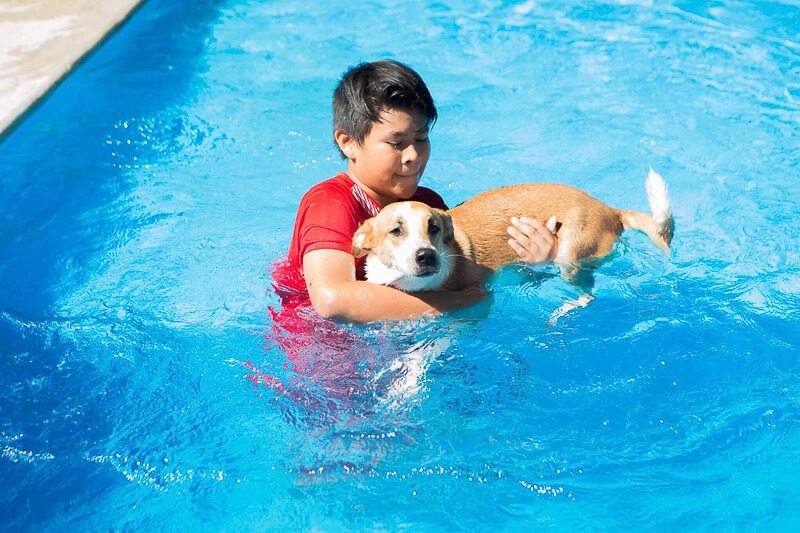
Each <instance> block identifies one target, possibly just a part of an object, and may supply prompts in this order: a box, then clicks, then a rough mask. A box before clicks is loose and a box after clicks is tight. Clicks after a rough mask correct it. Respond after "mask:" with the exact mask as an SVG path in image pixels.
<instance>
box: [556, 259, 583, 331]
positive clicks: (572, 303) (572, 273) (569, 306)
mask: <svg viewBox="0 0 800 533" xmlns="http://www.w3.org/2000/svg"><path fill="white" fill-rule="evenodd" d="M561 277H562V278H564V279H565V280H567V281H569V282H570V283H572V285H574V286H575V288H576V289H578V291H580V293H581V294H580V296H578V298H577V299H576V300H566V301H565V302H564V303H563V304H561V306H560V307H559V308H558V309H556V310H555V311H553V312H552V313H551V314H550V320H548V323H549V324H550V325H552V326H555V325H556V323H557V322H558V319H559V318H561V317H563V316H564V315H566V314H567V313H569V312H570V311H572V310H573V309H578V308H581V307H586V306H587V305H589V302H591V301H592V300H594V296H592V289H593V288H594V268H592V267H580V266H577V265H561Z"/></svg>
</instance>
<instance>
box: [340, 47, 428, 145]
mask: <svg viewBox="0 0 800 533" xmlns="http://www.w3.org/2000/svg"><path fill="white" fill-rule="evenodd" d="M390 109H398V110H402V111H418V112H420V113H422V116H424V117H425V120H426V125H427V126H428V127H430V126H432V125H433V124H434V123H435V122H436V119H437V117H438V114H437V113H436V106H435V105H434V103H433V98H432V97H431V93H430V92H429V91H428V87H427V86H426V85H425V82H424V81H422V78H421V77H420V75H419V74H417V73H416V72H415V71H414V70H413V69H412V68H410V67H408V66H406V65H404V64H403V63H400V62H398V61H391V60H385V61H374V62H372V63H361V64H359V65H356V66H355V67H352V68H351V69H349V70H348V71H347V72H345V73H344V74H343V75H342V79H341V81H339V85H337V86H336V90H335V91H334V93H333V129H334V131H335V130H337V129H340V128H341V129H342V130H343V131H345V132H347V134H348V135H350V136H351V137H353V138H354V139H355V140H356V142H357V143H358V144H361V143H363V142H364V139H365V138H366V136H367V134H369V131H370V129H372V125H373V124H374V123H375V122H378V119H379V118H380V114H381V112H382V111H386V110H390ZM339 152H340V153H341V150H339ZM344 157H345V155H344V154H343V153H342V158H344Z"/></svg>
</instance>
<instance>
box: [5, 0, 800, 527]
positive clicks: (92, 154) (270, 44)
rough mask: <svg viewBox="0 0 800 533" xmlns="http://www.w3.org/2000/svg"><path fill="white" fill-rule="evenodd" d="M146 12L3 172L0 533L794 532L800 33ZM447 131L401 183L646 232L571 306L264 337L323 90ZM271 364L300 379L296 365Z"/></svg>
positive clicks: (679, 9)
mask: <svg viewBox="0 0 800 533" xmlns="http://www.w3.org/2000/svg"><path fill="white" fill-rule="evenodd" d="M330 4H331V5H327V4H325V3H320V2H310V1H296V2H288V3H287V2H263V3H262V2H256V1H250V2H248V1H232V0H231V1H227V2H212V1H205V2H196V1H189V0H180V1H172V2H168V1H166V0H151V1H150V2H148V3H146V4H145V5H144V6H143V7H142V8H141V9H140V10H139V11H138V12H137V13H136V14H135V16H134V17H133V18H132V19H131V20H130V21H129V22H128V23H127V24H126V25H125V26H124V27H123V28H122V29H121V30H120V31H119V32H117V33H116V34H114V35H113V36H112V38H111V39H109V40H108V41H107V42H106V43H104V44H103V46H102V47H101V48H100V49H99V50H97V51H96V52H94V53H93V54H92V55H91V56H90V57H89V58H88V59H87V60H86V61H85V62H84V63H82V64H81V65H80V67H79V68H77V69H76V70H75V71H74V72H73V73H72V74H71V75H70V76H69V78H68V79H66V81H64V83H62V84H61V85H60V86H59V87H58V88H57V89H56V90H54V91H53V92H52V93H51V94H50V95H49V96H48V98H47V99H46V101H45V102H44V103H43V104H42V105H40V106H39V107H37V108H36V109H35V110H34V112H32V113H31V114H30V115H29V116H27V117H26V119H25V121H24V122H23V123H21V124H20V125H19V126H18V127H17V128H15V129H14V130H13V131H12V132H10V133H9V134H7V135H6V136H5V137H4V138H3V139H2V141H0V142H1V144H0V206H1V207H2V210H0V213H2V214H0V287H1V288H0V487H2V491H0V528H2V529H8V530H31V531H40V530H66V531H71V530H75V529H78V530H87V531H96V530H208V531H218V530H227V531H237V530H265V529H289V530H297V529H304V530H345V529H347V530H353V529H354V530H400V529H409V530H415V531H416V530H453V529H455V530H459V529H465V530H474V529H480V530H485V529H488V528H498V529H501V530H524V529H528V528H531V527H538V528H545V529H552V530H566V531H571V530H592V531H595V530H618V529H646V530H651V529H656V530H683V529H686V528H690V529H699V530H712V529H718V528H722V529H724V530H731V529H733V530H739V529H757V530H792V529H795V528H796V527H797V526H798V524H800V510H799V509H800V506H799V505H798V501H800V424H799V423H800V316H798V315H799V313H798V309H799V308H800V268H799V267H798V265H799V263H800V261H799V259H800V257H799V255H800V254H799V251H800V224H798V199H800V185H798V184H799V183H800V180H798V178H799V177H800V176H799V175H798V174H800V4H798V3H797V2H796V1H793V0H785V1H784V2H766V1H765V2H737V1H735V0H726V1H722V0H720V1H709V2H689V1H673V2H667V3H663V2H650V1H647V0H627V1H623V0H620V1H618V2H611V1H607V2H601V1H596V2H588V3H587V2H541V1H526V2H525V1H520V2H503V1H466V2H454V1H423V2H395V1H384V2H366V1H363V2H362V1H354V2H348V3H347V8H341V7H336V6H339V5H340V4H339V3H330ZM385 57H389V58H395V59H399V60H401V61H405V62H407V63H409V64H411V65H412V66H413V67H415V68H416V69H417V70H418V71H419V72H420V73H421V74H422V76H423V77H424V78H425V79H426V81H427V82H428V84H429V87H430V89H431V92H432V93H433V95H434V97H435V99H436V101H437V103H438V106H439V110H440V120H439V123H438V124H437V125H436V126H435V128H434V130H433V133H432V141H433V156H432V159H431V162H430V164H429V165H428V170H427V173H426V174H427V175H426V177H425V178H424V180H425V181H424V183H425V184H426V185H428V186H430V187H433V188H434V189H436V190H437V191H439V192H440V193H441V194H442V195H443V196H444V197H445V199H446V200H447V201H448V203H450V204H451V205H454V204H456V203H458V202H460V201H462V200H464V199H466V198H468V197H469V196H471V195H473V194H475V193H477V192H479V191H482V190H484V189H487V188H489V187H493V186H498V185H503V184H508V183H517V182H525V181H557V182H563V183H568V184H571V185H575V186H579V187H582V188H584V189H585V190H587V191H588V192H590V193H591V194H593V195H595V196H597V197H598V198H600V199H601V200H604V201H606V202H608V203H610V204H612V205H614V206H618V207H624V208H630V209H646V198H645V193H644V178H645V176H646V174H647V170H648V168H649V166H651V165H652V166H653V167H654V168H655V169H656V170H658V171H659V172H660V173H661V174H663V175H664V177H665V178H666V180H667V181H668V183H669V185H670V191H671V196H672V201H673V210H674V213H675V217H676V224H677V232H676V238H675V241H674V243H673V250H674V253H673V257H672V258H671V259H669V260H667V259H666V258H664V257H663V256H662V255H661V254H660V253H659V252H658V251H657V250H656V249H655V247H653V246H652V245H651V244H650V243H649V242H648V241H647V239H646V237H643V236H642V235H636V234H630V235H627V236H626V237H625V239H624V241H623V242H622V243H621V244H620V245H619V247H618V250H617V252H616V254H615V257H614V259H613V260H612V261H611V262H610V263H608V264H607V265H605V266H604V267H603V268H602V269H601V270H600V272H599V275H598V278H597V285H596V291H595V294H596V296H597V300H596V301H595V302H593V303H592V305H590V306H589V307H588V308H586V309H582V310H578V311H577V312H574V313H571V314H568V315H567V316H565V317H563V318H562V319H561V320H559V321H558V322H557V323H556V325H555V326H554V325H551V324H549V323H548V319H549V316H550V313H551V312H552V311H553V310H554V309H556V308H557V307H558V306H559V305H560V304H561V303H562V302H563V301H564V299H566V298H572V297H574V296H575V294H574V292H573V291H572V290H571V289H570V287H569V286H567V284H566V283H565V282H563V281H562V280H560V279H559V278H558V277H556V276H555V275H554V274H555V270H553V269H545V270H544V271H527V270H525V269H521V268H514V267H512V268H509V269H507V270H505V271H503V272H502V273H501V274H500V275H499V276H498V277H497V279H495V280H494V281H493V283H492V293H493V301H492V302H491V304H490V305H484V306H480V307H479V308H477V309H473V310H470V311H467V312H462V313H457V314H454V315H451V316H446V317H442V318H438V319H433V320H430V319H429V320H422V321H410V322H405V323H397V324H388V325H370V326H364V327H345V326H342V327H339V328H337V327H335V326H333V325H331V324H329V323H325V322H323V321H317V322H313V320H314V319H313V318H309V319H308V320H311V321H312V324H314V326H313V329H314V330H315V331H313V332H312V333H309V334H307V336H300V337H301V338H297V337H292V336H291V335H287V334H286V333H285V332H282V331H281V330H280V329H279V328H277V327H276V323H275V321H274V319H273V314H272V312H271V310H270V308H273V311H275V312H277V311H278V309H277V306H278V299H277V297H276V296H275V295H274V293H273V292H272V289H271V280H270V274H269V268H270V265H271V264H272V262H274V261H275V260H277V259H280V258H281V257H282V256H283V254H284V253H285V250H286V248H287V246H288V242H289V238H290V235H291V229H292V223H293V217H294V211H295V208H296V206H297V203H298V201H299V199H300V197H301V195H302V193H303V192H304V191H305V190H306V189H307V188H308V187H310V186H311V185H312V184H314V183H316V182H317V181H320V180H322V179H324V178H327V177H329V176H331V175H333V174H334V173H335V172H337V171H338V170H340V169H341V168H342V163H341V162H340V160H339V159H338V155H337V153H336V152H335V150H334V148H333V144H332V140H331V134H330V122H331V119H330V96H331V93H332V90H333V87H334V85H335V83H336V81H337V77H338V76H339V75H340V74H341V72H342V71H343V70H344V69H345V68H346V67H347V66H349V65H352V64H355V63H357V62H359V61H362V60H371V59H378V58H385ZM298 354H299V355H298Z"/></svg>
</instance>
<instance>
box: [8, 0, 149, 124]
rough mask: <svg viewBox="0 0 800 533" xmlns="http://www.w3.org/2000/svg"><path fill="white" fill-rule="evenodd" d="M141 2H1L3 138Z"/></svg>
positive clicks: (57, 0)
mask: <svg viewBox="0 0 800 533" xmlns="http://www.w3.org/2000/svg"><path fill="white" fill-rule="evenodd" d="M140 3H142V0H0V138H2V135H3V133H4V132H5V131H6V130H8V129H9V128H10V127H11V126H12V125H14V124H15V123H16V121H17V120H18V119H19V118H20V117H22V116H23V114H24V113H25V112H26V111H27V110H28V109H29V108H30V107H31V106H33V105H34V104H36V102H38V101H39V100H40V99H41V98H42V97H43V96H44V95H46V94H47V92H48V91H49V90H50V89H51V88H52V87H54V86H55V85H56V84H57V83H58V82H59V81H60V80H61V79H62V78H64V76H65V75H66V74H67V73H68V72H69V71H70V70H71V69H72V67H74V66H75V65H76V64H77V63H78V62H79V61H80V60H81V58H83V57H84V56H85V55H86V54H87V53H89V52H90V51H91V50H92V49H93V48H94V47H95V46H96V45H97V44H99V43H100V42H102V40H103V38H104V37H106V36H107V35H108V34H109V33H110V32H111V31H113V30H114V29H115V28H116V27H117V26H118V25H119V24H120V23H122V22H123V21H125V20H126V19H127V17H128V16H129V15H130V14H131V13H133V10H134V8H136V7H137V6H138V5H139V4H140Z"/></svg>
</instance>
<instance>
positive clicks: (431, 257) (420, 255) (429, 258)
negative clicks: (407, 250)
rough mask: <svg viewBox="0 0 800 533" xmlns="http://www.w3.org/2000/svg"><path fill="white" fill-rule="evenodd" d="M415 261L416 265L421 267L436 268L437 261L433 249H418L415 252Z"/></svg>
mask: <svg viewBox="0 0 800 533" xmlns="http://www.w3.org/2000/svg"><path fill="white" fill-rule="evenodd" d="M416 259H417V264H418V265H419V266H423V267H432V266H436V262H437V261H438V257H437V255H436V250H434V249H433V248H420V249H419V250H417V257H416Z"/></svg>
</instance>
